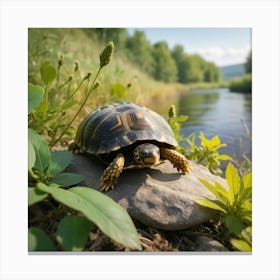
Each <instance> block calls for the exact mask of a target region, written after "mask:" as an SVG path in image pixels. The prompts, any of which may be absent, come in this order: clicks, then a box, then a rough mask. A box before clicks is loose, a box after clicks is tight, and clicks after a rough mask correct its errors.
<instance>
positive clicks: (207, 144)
mask: <svg viewBox="0 0 280 280" xmlns="http://www.w3.org/2000/svg"><path fill="white" fill-rule="evenodd" d="M199 138H200V141H201V145H202V147H204V148H205V149H209V148H210V142H209V140H208V139H206V137H205V136H204V133H203V132H200V135H199Z"/></svg>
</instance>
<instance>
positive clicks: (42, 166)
mask: <svg viewBox="0 0 280 280" xmlns="http://www.w3.org/2000/svg"><path fill="white" fill-rule="evenodd" d="M28 141H30V143H32V145H33V148H34V151H35V154H36V161H35V165H34V166H35V168H36V169H38V170H39V171H41V172H45V171H46V169H47V168H48V166H49V164H50V158H51V156H50V151H49V147H48V144H47V142H46V141H45V140H44V139H43V138H42V137H41V136H40V135H39V134H37V132H35V131H34V130H32V129H31V128H28Z"/></svg>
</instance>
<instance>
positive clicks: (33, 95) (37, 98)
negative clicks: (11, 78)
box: [28, 83, 44, 114]
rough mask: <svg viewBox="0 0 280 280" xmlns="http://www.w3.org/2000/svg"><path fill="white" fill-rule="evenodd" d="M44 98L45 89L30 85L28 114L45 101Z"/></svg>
mask: <svg viewBox="0 0 280 280" xmlns="http://www.w3.org/2000/svg"><path fill="white" fill-rule="evenodd" d="M43 97H44V89H43V88H41V87H39V86H34V85H32V84H30V83H28V114H29V113H31V112H32V111H33V110H34V109H35V108H36V107H37V106H38V105H39V104H40V103H41V102H42V101H43Z"/></svg>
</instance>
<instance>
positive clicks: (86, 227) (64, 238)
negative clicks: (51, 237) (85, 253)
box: [56, 216, 93, 251]
mask: <svg viewBox="0 0 280 280" xmlns="http://www.w3.org/2000/svg"><path fill="white" fill-rule="evenodd" d="M92 228H93V224H92V222H90V221H89V220H88V219H87V218H85V217H79V216H65V217H64V218H63V219H62V220H61V221H60V222H59V224H58V225H57V232H56V240H57V241H58V242H59V243H60V244H61V245H62V247H63V248H64V250H65V251H82V250H83V249H84V247H85V244H86V241H87V239H88V234H89V232H90V231H91V229H92Z"/></svg>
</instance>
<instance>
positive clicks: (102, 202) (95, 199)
mask: <svg viewBox="0 0 280 280" xmlns="http://www.w3.org/2000/svg"><path fill="white" fill-rule="evenodd" d="M38 187H39V188H40V189H41V190H42V191H45V192H47V193H49V194H51V195H52V196H53V198H54V199H55V200H57V201H59V202H61V203H63V204H65V205H66V206H68V207H70V208H73V209H75V210H77V211H80V212H82V213H83V214H84V215H85V216H86V217H87V218H88V219H89V220H90V221H92V222H94V223H95V224H96V225H97V226H98V227H99V228H100V230H101V231H102V232H103V233H104V234H106V235H107V236H109V237H110V238H112V239H113V240H115V241H116V242H118V243H121V244H123V245H125V246H127V247H129V248H131V249H136V250H141V243H140V241H139V239H138V235H137V231H136V228H135V226H134V224H133V222H132V220H131V218H130V216H129V215H128V214H127V212H126V210H125V209H124V208H122V207H121V206H120V205H119V204H118V203H116V202H114V201H113V200H112V199H111V198H109V197H107V196H106V195H104V194H102V193H100V192H98V191H96V190H93V189H90V188H86V187H74V188H71V189H69V190H63V189H61V188H56V187H48V186H46V185H44V184H42V183H38Z"/></svg>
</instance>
